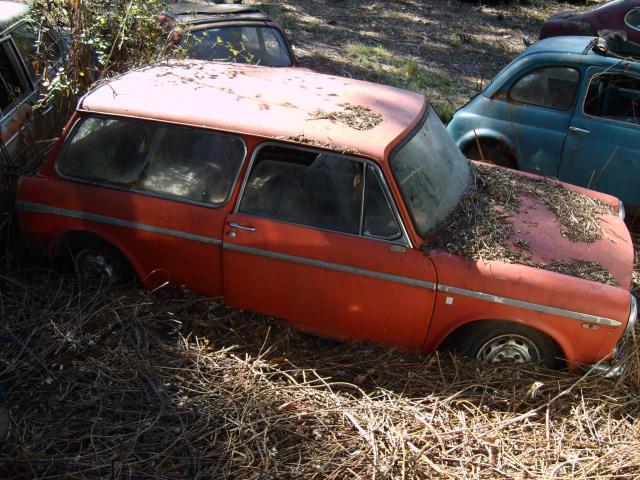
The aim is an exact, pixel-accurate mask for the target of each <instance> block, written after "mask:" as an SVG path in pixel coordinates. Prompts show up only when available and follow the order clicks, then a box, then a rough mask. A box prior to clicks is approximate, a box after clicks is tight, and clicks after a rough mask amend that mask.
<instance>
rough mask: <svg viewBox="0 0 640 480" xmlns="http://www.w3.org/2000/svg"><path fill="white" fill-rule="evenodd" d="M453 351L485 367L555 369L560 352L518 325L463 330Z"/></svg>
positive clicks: (542, 336) (544, 337)
mask: <svg viewBox="0 0 640 480" xmlns="http://www.w3.org/2000/svg"><path fill="white" fill-rule="evenodd" d="M456 350H457V351H459V352H460V353H462V354H463V355H465V356H468V357H472V358H475V359H477V360H480V361H481V362H483V363H486V364H488V365H506V364H512V365H523V364H538V365H544V366H546V367H549V368H557V367H559V366H560V365H561V364H562V361H561V356H562V352H561V350H560V348H559V347H558V345H557V344H556V343H555V342H554V341H553V340H552V339H551V338H549V337H548V336H547V335H545V334H544V333H542V332H539V331H537V330H534V329H532V328H529V327H525V326H524V325H520V324H515V323H514V324H511V323H507V322H479V323H477V324H475V325H472V326H471V327H469V328H468V329H466V330H465V331H464V332H463V333H462V334H461V335H460V337H459V338H458V340H457V342H456Z"/></svg>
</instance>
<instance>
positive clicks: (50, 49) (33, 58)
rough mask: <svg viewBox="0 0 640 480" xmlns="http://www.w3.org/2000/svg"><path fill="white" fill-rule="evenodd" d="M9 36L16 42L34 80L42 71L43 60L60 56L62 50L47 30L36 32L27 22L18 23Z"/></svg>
mask: <svg viewBox="0 0 640 480" xmlns="http://www.w3.org/2000/svg"><path fill="white" fill-rule="evenodd" d="M11 38H13V42H14V43H15V44H16V47H17V49H18V51H19V52H20V55H21V56H22V60H23V61H24V64H25V66H26V67H27V71H28V72H29V75H30V77H31V79H32V80H35V79H36V78H38V77H39V76H40V75H42V74H43V73H44V72H43V70H44V68H43V65H44V62H45V61H46V60H47V59H48V60H58V59H60V58H61V57H62V52H61V50H60V47H59V46H58V44H57V42H56V41H55V40H54V39H53V37H52V36H51V35H50V34H49V33H48V32H40V33H39V34H36V32H35V30H34V28H33V26H32V25H31V24H29V23H23V24H22V25H19V26H18V27H16V28H15V29H14V30H13V31H12V32H11Z"/></svg>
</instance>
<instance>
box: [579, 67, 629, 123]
mask: <svg viewBox="0 0 640 480" xmlns="http://www.w3.org/2000/svg"><path fill="white" fill-rule="evenodd" d="M584 113H585V114H587V115H591V116H593V117H601V118H606V119H609V120H616V121H619V122H625V123H631V124H634V125H640V78H638V77H633V76H630V75H624V74H620V73H613V74H598V75H594V76H593V77H592V79H591V82H590V83H589V91H588V92H587V97H586V100H585V103H584Z"/></svg>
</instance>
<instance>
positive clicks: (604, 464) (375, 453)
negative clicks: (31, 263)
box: [0, 271, 640, 479]
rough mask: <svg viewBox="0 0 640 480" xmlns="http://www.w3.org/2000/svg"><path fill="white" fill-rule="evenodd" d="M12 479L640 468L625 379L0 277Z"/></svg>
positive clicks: (188, 300)
mask: <svg viewBox="0 0 640 480" xmlns="http://www.w3.org/2000/svg"><path fill="white" fill-rule="evenodd" d="M0 316H1V318H2V319H3V322H2V324H0V325H1V326H0V336H1V337H2V343H0V349H1V351H0V359H1V361H0V384H1V385H2V386H3V387H4V389H6V391H7V392H8V399H7V402H6V405H5V407H6V408H8V410H9V412H10V428H9V434H8V438H7V439H6V440H4V441H3V443H2V444H1V447H0V477H2V478H7V479H31V478H74V479H84V478H87V479H94V478H161V479H183V478H203V479H204V478H207V479H208V478H246V479H252V478H255V479H263V478H273V479H303V478H304V479H308V478H332V479H342V478H363V479H365V478H366V479H372V478H377V479H387V478H406V479H409V478H411V479H413V478H424V479H429V478H443V479H444V478H446V479H450V478H469V479H471V478H473V479H477V478H491V479H493V478H552V477H553V478H596V477H599V478H608V477H612V476H615V477H616V478H637V477H638V476H640V448H639V447H640V440H638V422H637V417H638V415H639V414H640V401H639V400H638V399H639V398H640V391H639V383H638V382H639V375H640V369H639V368H638V354H637V351H636V352H635V353H634V354H633V355H632V356H630V357H629V359H628V364H629V366H630V369H629V370H628V371H627V373H626V374H625V376H624V377H623V378H622V379H620V380H618V381H615V382H614V381H610V380H605V379H603V378H600V377H598V376H597V375H595V374H593V373H591V374H589V375H586V376H580V375H579V374H571V373H565V372H553V371H546V370H540V369H534V368H530V367H523V368H511V367H503V368H498V369H483V368H480V367H479V366H478V365H476V364H475V363H473V362H466V363H463V362H462V361H460V360H458V359H455V358H453V359H452V358H449V357H448V356H447V355H441V356H437V355H432V356H428V357H416V356H410V355H402V354H399V353H396V352H393V351H388V350H386V349H383V348H380V347H376V346H372V345H369V344H338V343H333V342H329V341H325V340H319V339H315V338H312V337H307V336H303V335H301V334H299V333H297V332H295V331H293V330H291V329H290V328H289V327H288V326H287V325H286V324H285V323H284V322H280V321H276V320H272V319H268V318H265V317H262V316H259V315H251V314H248V313H243V312H239V311H234V310H229V309H226V308H224V307H221V306H219V305H217V304H216V303H215V302H213V301H211V300H207V299H204V298H200V297H196V296H191V295H180V294H177V293H166V292H164V293H163V292H156V293H154V294H150V293H147V292H143V291H140V290H138V289H135V288H133V289H132V288H127V289H122V290H118V289H115V290H102V291H100V290H98V291H91V290H86V291H81V290H79V289H78V286H77V284H76V283H75V282H74V281H73V279H64V278H60V277H57V276H55V275H54V274H51V273H50V272H48V271H30V272H23V273H13V274H11V275H9V274H3V275H0Z"/></svg>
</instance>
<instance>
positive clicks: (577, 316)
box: [223, 242, 622, 327]
mask: <svg viewBox="0 0 640 480" xmlns="http://www.w3.org/2000/svg"><path fill="white" fill-rule="evenodd" d="M223 248H226V249H228V250H234V251H237V252H241V253H248V254H253V255H258V256H261V257H266V258H273V259H275V260H283V261H285V262H293V263H299V264H301V265H308V266H311V267H320V268H327V269H329V270H336V271H339V272H346V273H353V274H354V275H362V276H365V277H370V278H376V279H380V280H388V281H391V282H397V283H403V284H406V285H412V286H415V287H422V288H426V289H429V290H434V289H437V290H438V291H441V292H446V293H453V294H456V295H462V296H464V297H471V298H478V299H480V300H484V301H487V302H492V303H501V304H504V305H509V306H512V307H518V308H524V309H526V310H532V311H534V312H541V313H548V314H551V315H558V316H562V317H566V318H571V319H574V320H581V321H585V322H590V323H597V324H601V325H609V326H613V327H619V326H621V325H622V324H621V323H620V322H618V321H617V320H612V319H610V318H604V317H598V316H595V315H589V314H586V313H580V312H573V311H570V310H564V309H561V308H556V307H549V306H547V305H539V304H537V303H531V302H525V301H523V300H515V299H512V298H506V297H499V296H497V295H490V294H488V293H483V292H475V291H473V290H466V289H464V288H458V287H452V286H450V285H438V286H437V288H436V284H435V283H434V282H428V281H424V280H418V279H415V278H410V277H403V276H400V275H394V274H391V273H382V272H376V271H372V270H365V269H362V268H356V267H350V266H347V265H341V264H337V263H330V262H324V261H322V260H313V259H310V258H305V257H298V256H295V255H289V254H286V253H279V252H273V251H270V250H262V249H259V248H253V247H246V246H244V245H236V244H233V243H226V242H225V243H224V244H223Z"/></svg>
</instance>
